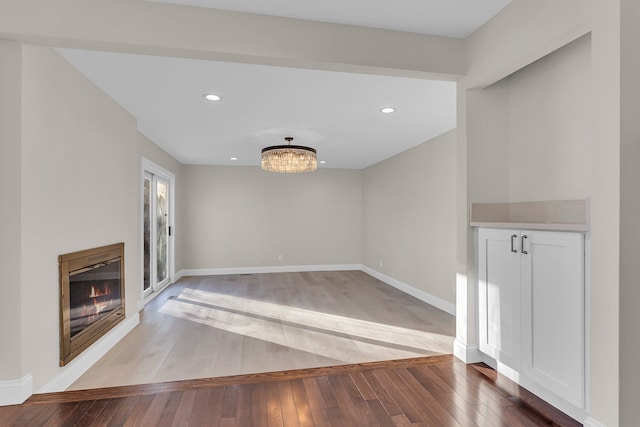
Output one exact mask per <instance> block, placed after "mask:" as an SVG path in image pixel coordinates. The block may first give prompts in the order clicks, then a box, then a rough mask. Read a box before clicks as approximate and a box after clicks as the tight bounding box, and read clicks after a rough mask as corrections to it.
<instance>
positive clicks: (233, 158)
mask: <svg viewBox="0 0 640 427" xmlns="http://www.w3.org/2000/svg"><path fill="white" fill-rule="evenodd" d="M229 160H238V158H237V157H229Z"/></svg>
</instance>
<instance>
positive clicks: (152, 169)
mask: <svg viewBox="0 0 640 427" xmlns="http://www.w3.org/2000/svg"><path fill="white" fill-rule="evenodd" d="M145 171H146V172H149V173H151V174H153V175H156V176H159V177H160V178H163V179H165V180H167V181H169V227H171V231H172V232H171V236H169V265H168V268H169V274H168V276H169V281H168V283H167V285H168V284H170V283H173V282H175V281H176V278H175V267H176V265H175V261H176V255H175V235H176V227H175V213H176V209H175V200H176V175H175V174H174V173H173V172H171V171H170V170H167V169H165V168H163V167H162V166H160V165H158V164H157V163H155V162H153V161H152V160H149V159H148V158H146V157H144V156H142V158H141V171H140V188H144V174H145ZM143 212H144V195H143V194H140V212H139V214H138V215H139V217H140V259H141V260H144V242H143V239H144V236H143V230H144V218H143ZM143 281H144V263H142V265H141V266H140V284H141V285H142V283H143ZM141 288H142V286H141ZM162 289H164V288H162ZM162 289H158V290H157V291H156V292H154V293H159V292H161V291H162ZM152 294H153V293H152ZM140 297H141V298H142V300H143V301H144V300H145V297H144V290H143V289H140ZM138 310H140V308H139V309H138Z"/></svg>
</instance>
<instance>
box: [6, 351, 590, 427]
mask: <svg viewBox="0 0 640 427" xmlns="http://www.w3.org/2000/svg"><path fill="white" fill-rule="evenodd" d="M0 425H2V426H25V425H28V426H34V427H37V426H51V427H56V426H69V427H71V426H220V427H238V426H241V427H245V426H266V427H270V426H345V427H354V426H367V427H369V426H437V427H441V426H508V427H534V426H535V427H539V426H567V427H574V426H579V425H580V424H579V423H577V422H576V421H574V420H572V419H571V418H569V417H567V416H566V415H564V414H562V413H561V412H559V411H557V410H556V409H554V408H553V407H551V406H549V405H547V404H546V403H544V402H542V401H541V400H540V399H538V398H536V397H535V396H533V395H531V394H530V393H528V392H527V391H526V390H524V389H521V388H520V387H518V386H517V385H516V384H514V383H512V382H511V381H509V380H508V379H505V378H503V377H501V376H500V375H498V374H496V372H495V371H493V370H492V369H490V368H489V367H487V366H486V365H483V364H476V365H468V366H467V365H464V364H463V363H462V362H460V361H458V360H456V359H454V358H453V357H452V356H450V355H446V356H432V357H423V358H415V359H405V360H399V361H387V362H372V363H364V364H351V365H340V366H336V367H324V368H313V369H304V370H295V371H286V372H276V373H270V374H269V373H266V374H256V375H244V376H236V377H228V378H211V379H200V380H189V381H178V382H170V383H159V384H148V385H139V386H124V387H113V388H109V389H95V390H86V391H70V392H63V393H52V394H46V395H35V396H33V397H31V398H30V399H29V400H27V402H25V403H24V404H22V405H15V406H6V407H0Z"/></svg>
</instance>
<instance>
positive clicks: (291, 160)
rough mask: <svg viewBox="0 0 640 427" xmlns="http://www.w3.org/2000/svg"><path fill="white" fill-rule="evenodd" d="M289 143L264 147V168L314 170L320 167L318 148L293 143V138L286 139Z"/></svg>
mask: <svg viewBox="0 0 640 427" xmlns="http://www.w3.org/2000/svg"><path fill="white" fill-rule="evenodd" d="M284 140H285V141H287V142H288V145H273V146H271V147H266V148H263V149H262V169H264V170H266V171H267V172H284V173H298V172H313V171H314V170H316V169H317V168H318V163H317V158H316V150H314V149H313V148H310V147H304V146H302V145H291V141H293V138H292V137H290V136H288V137H286V138H285V139H284Z"/></svg>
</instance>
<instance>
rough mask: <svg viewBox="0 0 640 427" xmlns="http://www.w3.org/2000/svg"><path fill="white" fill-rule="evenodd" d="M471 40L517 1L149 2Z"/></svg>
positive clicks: (233, 0)
mask: <svg viewBox="0 0 640 427" xmlns="http://www.w3.org/2000/svg"><path fill="white" fill-rule="evenodd" d="M149 1H155V2H159V3H171V4H178V5H185V6H198V7H208V8H213V9H223V10H232V11H237V12H249V13H257V14H261V15H274V16H284V17H288V18H297V19H307V20H310V21H321V22H332V23H336V24H348V25H359V26H363V27H373V28H384V29H388V30H397V31H409V32H413V33H422V34H433V35H439V36H447V37H457V38H465V37H467V36H468V35H469V34H471V33H472V32H473V31H475V30H476V29H477V28H479V27H480V26H481V25H482V24H484V23H485V22H487V21H488V20H489V19H491V18H492V17H493V16H494V15H495V14H497V13H498V12H499V11H500V10H502V9H503V8H504V7H505V6H506V5H507V4H509V3H510V2H511V0H320V1H318V0H268V1H267V0H149Z"/></svg>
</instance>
